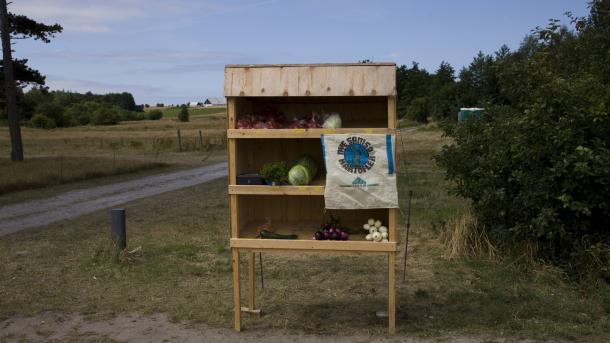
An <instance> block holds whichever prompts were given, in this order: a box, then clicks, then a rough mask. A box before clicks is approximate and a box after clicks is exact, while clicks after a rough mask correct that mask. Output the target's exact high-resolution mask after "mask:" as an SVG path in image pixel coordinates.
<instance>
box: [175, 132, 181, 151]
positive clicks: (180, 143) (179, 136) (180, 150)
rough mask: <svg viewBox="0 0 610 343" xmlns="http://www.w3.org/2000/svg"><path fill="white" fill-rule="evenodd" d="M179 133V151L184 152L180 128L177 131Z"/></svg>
mask: <svg viewBox="0 0 610 343" xmlns="http://www.w3.org/2000/svg"><path fill="white" fill-rule="evenodd" d="M176 134H177V135H178V151H180V152H182V136H180V129H178V130H177V131H176Z"/></svg>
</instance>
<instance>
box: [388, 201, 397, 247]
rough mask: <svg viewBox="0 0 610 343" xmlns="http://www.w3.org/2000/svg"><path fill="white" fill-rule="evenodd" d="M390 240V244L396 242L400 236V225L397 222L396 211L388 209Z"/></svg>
mask: <svg viewBox="0 0 610 343" xmlns="http://www.w3.org/2000/svg"><path fill="white" fill-rule="evenodd" d="M388 211H389V212H388V231H389V234H388V240H389V241H390V242H396V241H397V238H398V237H399V236H398V223H397V221H396V209H395V208H390V209H388Z"/></svg>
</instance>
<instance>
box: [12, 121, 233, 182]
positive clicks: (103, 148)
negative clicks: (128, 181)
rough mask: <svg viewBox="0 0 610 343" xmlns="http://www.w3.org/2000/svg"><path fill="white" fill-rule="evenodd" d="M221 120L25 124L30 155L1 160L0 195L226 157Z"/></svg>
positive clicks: (25, 135) (197, 163)
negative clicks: (47, 127)
mask: <svg viewBox="0 0 610 343" xmlns="http://www.w3.org/2000/svg"><path fill="white" fill-rule="evenodd" d="M225 123H226V119H225V115H224V114H221V115H211V114H210V115H206V116H193V117H191V120H190V121H189V122H186V123H182V122H177V121H175V120H172V119H160V120H153V121H151V120H142V121H128V122H121V123H120V124H119V125H114V126H103V125H101V126H93V125H88V126H77V127H70V128H56V129H52V130H40V129H33V128H23V130H22V135H23V142H24V146H25V148H26V151H27V152H28V159H26V161H25V162H24V163H10V161H9V160H8V159H6V160H0V175H2V177H1V178H0V193H6V192H15V191H19V190H24V189H29V188H40V187H47V186H51V185H56V184H60V183H70V182H74V181H79V180H84V179H87V178H97V177H102V176H111V175H118V174H130V173H134V172H139V171H142V170H145V169H159V168H183V167H185V166H193V165H201V164H202V163H206V162H210V161H218V160H219V159H222V158H223V157H224V156H225V155H224V151H225V149H226V143H225V142H226V138H225V137H226V131H225V125H226V124H225ZM178 129H179V130H180V140H178V135H177V130H178ZM7 131H8V130H7V128H3V127H0V155H5V156H6V155H8V154H9V151H10V141H9V135H8V132H7Z"/></svg>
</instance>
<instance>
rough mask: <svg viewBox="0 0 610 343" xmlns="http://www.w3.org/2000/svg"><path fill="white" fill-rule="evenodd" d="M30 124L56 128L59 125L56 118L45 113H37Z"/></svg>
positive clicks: (42, 127) (41, 127) (43, 127)
mask: <svg viewBox="0 0 610 343" xmlns="http://www.w3.org/2000/svg"><path fill="white" fill-rule="evenodd" d="M30 124H31V125H32V127H36V128H39V129H54V128H55V127H57V124H55V120H53V119H51V118H49V117H47V116H45V115H44V114H35V115H34V116H33V117H32V119H30Z"/></svg>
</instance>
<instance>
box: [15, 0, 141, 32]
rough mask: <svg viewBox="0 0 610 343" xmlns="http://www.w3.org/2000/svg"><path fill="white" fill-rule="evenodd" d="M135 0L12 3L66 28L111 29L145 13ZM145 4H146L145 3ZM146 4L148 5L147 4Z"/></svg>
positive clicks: (17, 8) (21, 10) (27, 0)
mask: <svg viewBox="0 0 610 343" xmlns="http://www.w3.org/2000/svg"><path fill="white" fill-rule="evenodd" d="M137 5H138V3H137V2H133V1H116V0H114V1H103V2H97V3H94V2H92V1H75V0H58V1H48V0H46V1H45V0H20V1H15V2H13V3H12V4H11V5H10V8H9V10H10V11H11V12H15V13H19V14H24V15H27V16H29V17H31V18H33V19H36V20H41V21H44V22H47V23H51V22H52V23H55V22H57V23H59V24H61V25H62V26H63V27H64V29H65V30H66V31H75V32H108V31H112V24H113V23H116V22H123V21H127V20H131V19H133V18H136V17H142V16H144V14H145V13H144V12H143V11H142V10H141V9H140V8H139V7H143V6H137ZM142 5H143V4H142ZM144 8H145V7H144Z"/></svg>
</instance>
